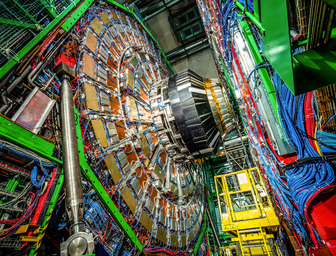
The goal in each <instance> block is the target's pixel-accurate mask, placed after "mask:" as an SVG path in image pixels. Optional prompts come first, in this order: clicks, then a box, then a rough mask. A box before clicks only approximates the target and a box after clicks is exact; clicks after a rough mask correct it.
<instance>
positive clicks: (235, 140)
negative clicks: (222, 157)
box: [224, 135, 249, 146]
mask: <svg viewBox="0 0 336 256" xmlns="http://www.w3.org/2000/svg"><path fill="white" fill-rule="evenodd" d="M248 138H249V137H248V136H247V135H245V136H242V137H239V138H236V139H233V140H228V141H225V142H224V144H225V146H230V145H232V144H236V143H238V142H240V141H241V140H247V139H248Z"/></svg>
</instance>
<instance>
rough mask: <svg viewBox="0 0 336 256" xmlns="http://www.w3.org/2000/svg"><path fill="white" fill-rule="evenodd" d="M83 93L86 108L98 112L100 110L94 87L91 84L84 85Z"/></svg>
mask: <svg viewBox="0 0 336 256" xmlns="http://www.w3.org/2000/svg"><path fill="white" fill-rule="evenodd" d="M84 93H85V102H86V107H87V108H88V109H93V110H97V111H99V110H100V109H99V104H98V98H97V91H96V87H95V86H93V85H91V84H88V83H84Z"/></svg>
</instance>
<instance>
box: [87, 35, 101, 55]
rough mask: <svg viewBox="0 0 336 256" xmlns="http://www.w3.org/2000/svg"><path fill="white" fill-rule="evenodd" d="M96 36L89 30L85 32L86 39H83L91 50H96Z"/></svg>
mask: <svg viewBox="0 0 336 256" xmlns="http://www.w3.org/2000/svg"><path fill="white" fill-rule="evenodd" d="M97 41H98V40H97V38H96V37H95V36H94V35H93V34H92V33H91V32H90V31H88V32H87V36H86V40H85V45H86V46H87V47H88V48H89V49H90V50H91V51H92V52H96V48H97Z"/></svg>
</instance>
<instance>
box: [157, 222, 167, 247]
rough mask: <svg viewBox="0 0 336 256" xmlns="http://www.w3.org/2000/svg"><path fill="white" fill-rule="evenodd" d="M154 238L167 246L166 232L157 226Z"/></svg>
mask: <svg viewBox="0 0 336 256" xmlns="http://www.w3.org/2000/svg"><path fill="white" fill-rule="evenodd" d="M156 238H157V239H158V240H159V241H161V242H162V243H164V244H167V232H166V230H164V229H163V228H161V227H160V226H158V229H157V233H156Z"/></svg>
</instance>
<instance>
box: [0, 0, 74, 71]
mask: <svg viewBox="0 0 336 256" xmlns="http://www.w3.org/2000/svg"><path fill="white" fill-rule="evenodd" d="M71 3H72V2H71V1H70V0H2V1H0V67H2V66H3V65H4V64H5V63H6V62H7V61H8V60H10V59H12V58H14V59H16V60H17V58H18V57H17V56H16V54H17V53H18V52H19V51H20V50H21V49H22V48H23V47H24V46H25V45H27V44H28V43H29V42H30V41H31V40H32V39H33V38H34V37H35V36H36V35H37V34H38V33H39V32H40V31H42V30H43V29H44V28H45V27H46V26H47V25H48V24H50V22H52V21H53V20H54V19H55V18H56V17H57V16H58V15H59V14H60V13H62V11H63V10H65V9H66V7H68V6H69V5H70V4H71Z"/></svg>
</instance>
